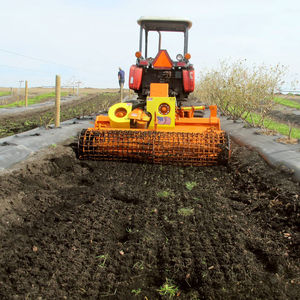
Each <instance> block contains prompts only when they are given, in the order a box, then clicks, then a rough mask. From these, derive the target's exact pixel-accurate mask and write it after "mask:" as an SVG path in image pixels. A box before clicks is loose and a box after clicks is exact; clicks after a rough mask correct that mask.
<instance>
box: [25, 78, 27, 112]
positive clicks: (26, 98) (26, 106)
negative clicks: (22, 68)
mask: <svg viewBox="0 0 300 300" xmlns="http://www.w3.org/2000/svg"><path fill="white" fill-rule="evenodd" d="M27 106H28V81H27V80H25V107H27Z"/></svg>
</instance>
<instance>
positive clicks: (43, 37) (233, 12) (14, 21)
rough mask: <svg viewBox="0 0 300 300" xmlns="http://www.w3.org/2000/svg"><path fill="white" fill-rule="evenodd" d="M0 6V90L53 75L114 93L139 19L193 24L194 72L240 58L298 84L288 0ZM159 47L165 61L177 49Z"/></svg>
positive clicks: (298, 9)
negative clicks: (281, 71) (285, 70)
mask: <svg viewBox="0 0 300 300" xmlns="http://www.w3.org/2000/svg"><path fill="white" fill-rule="evenodd" d="M0 1H1V11H0V28H1V31H0V41H1V44H0V86H18V83H17V82H18V81H19V80H25V79H26V80H28V81H29V82H30V85H31V86H41V85H43V86H47V85H53V84H54V80H55V74H60V75H61V77H62V82H63V84H68V83H69V82H71V81H72V80H80V81H82V82H83V83H84V86H92V87H102V88H105V87H117V86H118V82H117V72H118V67H119V66H121V67H122V68H123V69H124V70H125V72H126V81H127V82H126V83H125V84H126V86H127V84H128V71H129V67H130V65H131V64H134V63H135V56H134V54H135V52H136V51H137V50H138V38H139V27H138V25H137V22H136V20H137V19H138V18H139V17H140V16H163V17H181V18H188V19H190V20H191V21H192V22H193V26H192V28H191V30H190V38H189V52H190V53H191V56H192V58H191V63H193V64H194V67H195V69H196V73H198V72H199V71H200V70H203V69H206V68H208V69H209V68H212V67H216V66H217V65H218V63H219V61H220V60H223V59H232V60H236V59H246V60H247V63H248V64H249V65H252V64H262V63H264V64H266V65H276V64H278V63H280V64H283V65H286V66H288V67H289V74H288V76H287V77H286V80H287V81H288V82H289V81H292V80H300V75H299V74H300V71H299V70H300V55H299V49H300V41H299V35H300V21H299V20H300V2H299V1H296V0H280V1H279V0H260V1H259V0H251V1H250V0H249V1H248V0H244V1H243V0H239V1H236V0H227V1H225V0H224V1H221V0H210V1H208V0H181V1H179V0H171V1H169V0H148V1H144V0H127V1H125V0H124V1H121V0H105V1H103V0H27V1H24V0H10V1H7V0H0ZM165 42H167V43H165V44H166V46H168V47H166V48H167V49H168V50H170V52H171V54H173V52H174V53H175V52H177V49H182V39H181V37H180V38H174V37H171V38H169V39H168V40H166V41H165ZM155 46H156V45H155ZM13 53H16V54H20V55H15V54H13ZM21 55H23V56H21ZM30 57H31V58H35V59H31V58H30ZM172 58H173V59H175V57H173V56H172ZM286 87H289V85H288V84H287V85H286Z"/></svg>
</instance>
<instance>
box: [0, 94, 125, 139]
mask: <svg viewBox="0 0 300 300" xmlns="http://www.w3.org/2000/svg"><path fill="white" fill-rule="evenodd" d="M119 99H120V94H118V93H116V92H115V91H114V90H113V91H105V92H102V93H100V94H99V93H98V94H97V93H96V94H88V95H84V96H81V97H80V98H79V99H78V100H76V101H71V102H67V103H63V102H62V104H61V121H65V120H69V119H72V118H80V117H83V116H88V115H90V114H95V112H98V111H101V110H103V109H106V108H107V107H108V106H109V105H110V104H112V103H115V102H117V101H119ZM53 102H54V99H53ZM0 110H1V108H0ZM54 118H55V115H54V104H53V106H52V107H42V108H37V109H35V110H30V111H22V112H20V113H15V114H14V115H13V116H12V115H10V114H5V113H4V114H0V138H1V137H5V136H9V135H13V134H17V133H20V132H24V131H27V130H30V129H33V128H36V127H39V126H45V127H48V126H50V125H51V124H53V122H54Z"/></svg>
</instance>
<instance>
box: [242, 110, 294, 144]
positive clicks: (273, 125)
mask: <svg viewBox="0 0 300 300" xmlns="http://www.w3.org/2000/svg"><path fill="white" fill-rule="evenodd" d="M251 115H252V120H253V122H254V124H255V125H258V124H259V122H260V118H261V117H260V115H259V114H256V113H251ZM245 120H246V121H248V122H249V123H250V124H252V120H251V117H250V116H247V117H246V119H245ZM264 126H265V128H268V129H270V130H274V131H276V132H279V133H280V134H282V135H285V136H288V135H289V131H290V129H289V126H288V125H287V124H284V123H280V122H277V121H274V120H272V119H271V118H265V121H264ZM291 137H292V138H295V139H300V129H298V128H293V129H292V133H291Z"/></svg>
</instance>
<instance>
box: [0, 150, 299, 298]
mask: <svg viewBox="0 0 300 300" xmlns="http://www.w3.org/2000/svg"><path fill="white" fill-rule="evenodd" d="M72 148H73V145H72V144H70V145H68V144H66V145H61V146H57V147H56V148H55V149H53V148H52V149H48V150H47V151H44V152H41V153H39V154H37V155H35V156H34V157H32V158H31V159H30V160H29V161H28V162H25V163H23V164H22V166H21V168H18V169H15V170H14V171H12V172H7V173H5V174H3V175H2V176H1V178H0V188H1V202H2V203H1V204H2V206H1V210H0V215H1V228H0V233H1V250H0V298H1V299H149V300H150V299H168V298H169V294H166V296H161V295H160V292H161V291H160V289H161V287H162V286H163V284H164V283H166V282H168V283H169V285H170V284H171V283H172V284H174V285H175V286H176V287H177V288H178V291H176V292H174V293H175V294H176V295H175V298H178V299H299V295H300V273H299V271H300V270H299V266H300V264H299V262H300V259H299V253H300V252H299V250H300V249H299V242H300V236H299V215H300V209H299V195H300V187H299V184H297V183H294V182H292V181H290V179H289V175H288V174H284V173H283V172H282V171H281V170H275V169H271V168H270V167H269V166H268V165H266V164H265V163H264V161H262V160H261V158H260V157H259V156H258V155H257V154H256V153H254V152H250V151H249V150H246V149H243V148H240V147H237V146H234V151H233V157H232V160H231V162H230V164H229V165H228V166H217V167H202V168H192V167H174V166H160V165H150V164H135V163H118V162H106V161H79V160H77V159H76V156H75V153H74V151H73V149H72ZM174 291H175V288H174ZM161 293H162V292H161Z"/></svg>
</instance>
